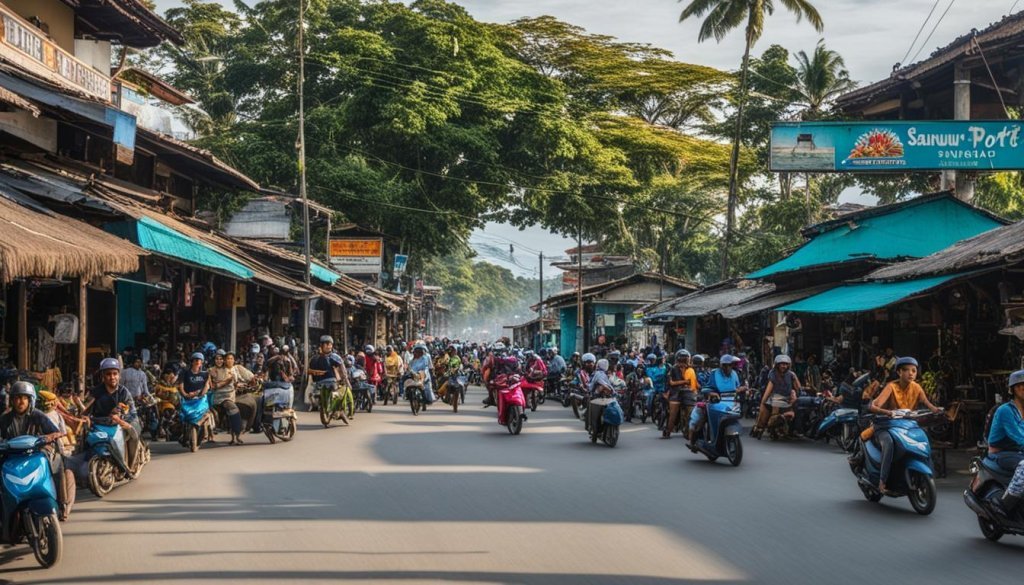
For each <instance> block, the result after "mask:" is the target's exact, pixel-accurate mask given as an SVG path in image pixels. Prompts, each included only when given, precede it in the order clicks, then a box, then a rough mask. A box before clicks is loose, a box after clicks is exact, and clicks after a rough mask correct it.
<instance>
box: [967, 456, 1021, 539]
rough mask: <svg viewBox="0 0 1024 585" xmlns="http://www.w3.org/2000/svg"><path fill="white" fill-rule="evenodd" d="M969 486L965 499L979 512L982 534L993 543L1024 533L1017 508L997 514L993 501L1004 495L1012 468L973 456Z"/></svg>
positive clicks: (1011, 474)
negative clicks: (1008, 468)
mask: <svg viewBox="0 0 1024 585" xmlns="http://www.w3.org/2000/svg"><path fill="white" fill-rule="evenodd" d="M970 470H971V475H972V476H973V477H972V479H971V484H970V486H969V487H968V488H967V489H966V490H964V502H965V503H966V504H967V507H968V508H970V509H971V510H972V511H973V512H974V513H975V514H977V515H978V526H979V527H980V528H981V533H982V535H984V536H985V538H987V539H989V540H991V541H992V542H996V541H998V540H999V539H1000V538H1002V537H1003V536H1004V535H1006V534H1014V535H1017V536H1024V516H1022V515H1021V510H1020V508H1018V509H1017V510H1016V511H1014V512H1013V513H1012V514H1011V516H1010V517H1007V516H1006V515H1004V514H1002V513H1000V512H999V511H998V509H997V508H996V507H995V503H994V502H995V501H996V500H998V499H1000V498H1002V497H1003V492H1005V491H1006V486H1007V485H1009V483H1010V479H1012V478H1013V471H1006V470H1004V469H1002V468H1001V467H999V465H998V464H997V463H996V462H995V461H991V460H990V459H989V458H988V457H975V458H974V459H973V460H972V461H971V467H970Z"/></svg>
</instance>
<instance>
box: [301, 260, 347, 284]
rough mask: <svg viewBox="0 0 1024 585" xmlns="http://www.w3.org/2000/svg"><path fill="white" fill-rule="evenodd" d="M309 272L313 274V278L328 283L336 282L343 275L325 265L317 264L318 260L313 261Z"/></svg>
mask: <svg viewBox="0 0 1024 585" xmlns="http://www.w3.org/2000/svg"><path fill="white" fill-rule="evenodd" d="M309 273H310V274H311V275H313V278H315V279H317V280H322V281H324V282H326V283H327V284H334V283H335V282H336V281H337V280H338V279H340V278H341V275H340V274H338V273H337V272H333V271H331V270H328V269H327V268H324V267H323V266H321V265H319V264H317V263H316V262H313V263H312V264H311V265H310V272H309Z"/></svg>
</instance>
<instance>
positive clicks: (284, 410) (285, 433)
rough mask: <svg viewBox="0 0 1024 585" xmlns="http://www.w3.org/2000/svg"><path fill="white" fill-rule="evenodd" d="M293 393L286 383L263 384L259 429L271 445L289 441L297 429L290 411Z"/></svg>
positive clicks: (293, 414)
mask: <svg viewBox="0 0 1024 585" xmlns="http://www.w3.org/2000/svg"><path fill="white" fill-rule="evenodd" d="M293 400H294V391H293V390H292V385H291V384H289V383H287V382H266V383H265V384H263V396H262V401H261V402H262V405H263V407H262V408H261V409H260V421H259V425H260V428H262V429H263V434H264V435H266V436H267V440H268V441H270V444H271V445H273V444H274V443H275V442H277V441H284V442H287V441H291V440H292V437H294V436H295V431H296V430H297V428H298V418H297V417H296V416H295V410H293V409H292V401H293Z"/></svg>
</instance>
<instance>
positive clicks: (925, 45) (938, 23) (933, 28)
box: [911, 0, 956, 62]
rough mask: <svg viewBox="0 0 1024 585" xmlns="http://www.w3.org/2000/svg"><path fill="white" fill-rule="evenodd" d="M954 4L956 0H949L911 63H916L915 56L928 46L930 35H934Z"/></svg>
mask: <svg viewBox="0 0 1024 585" xmlns="http://www.w3.org/2000/svg"><path fill="white" fill-rule="evenodd" d="M954 4H956V0H949V5H948V6H946V10H945V12H943V13H942V16H940V17H939V19H938V20H937V21H935V26H933V27H932V30H931V32H929V33H928V36H927V37H926V38H925V39H924V42H923V43H921V46H920V47H918V49H917V52H916V53H914V57H913V58H912V59H911V61H915V62H916V61H917V56H918V55H920V54H921V51H923V50H924V48H925V47H927V46H928V41H930V40H932V35H933V34H935V30H936V29H937V28H939V25H940V24H942V21H943V20H945V18H946V15H947V14H949V10H950V9H951V8H953V5H954Z"/></svg>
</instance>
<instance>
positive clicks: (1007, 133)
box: [771, 120, 1024, 173]
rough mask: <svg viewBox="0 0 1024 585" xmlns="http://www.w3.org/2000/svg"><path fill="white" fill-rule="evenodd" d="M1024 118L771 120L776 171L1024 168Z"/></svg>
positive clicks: (872, 171) (904, 170)
mask: <svg viewBox="0 0 1024 585" xmlns="http://www.w3.org/2000/svg"><path fill="white" fill-rule="evenodd" d="M1022 127H1024V123H1022V122H1017V121H1013V120H1009V121H1001V122H981V121H975V120H957V121H942V122H914V121H906V120H892V121H889V120H883V121H878V122H800V123H778V124H775V125H773V126H772V135H771V170H772V171H776V172H780V171H782V172H801V173H827V172H862V173H878V172H892V171H896V172H907V171H941V170H972V171H1003V170H1021V169H1024V133H1022Z"/></svg>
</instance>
